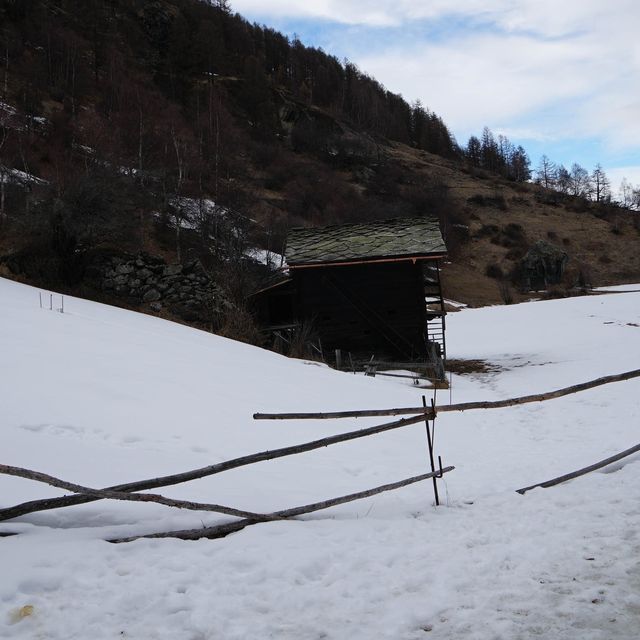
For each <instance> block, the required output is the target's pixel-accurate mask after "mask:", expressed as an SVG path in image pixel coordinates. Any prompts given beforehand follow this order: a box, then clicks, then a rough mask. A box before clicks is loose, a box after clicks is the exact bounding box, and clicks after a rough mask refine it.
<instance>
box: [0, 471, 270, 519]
mask: <svg viewBox="0 0 640 640" xmlns="http://www.w3.org/2000/svg"><path fill="white" fill-rule="evenodd" d="M0 473H1V474H4V475H9V476H16V477H18V478H25V479H27V480H34V481H35V482H43V483H44V484H48V485H51V486H52V487H58V488H59V489H65V490H67V491H73V492H74V493H80V494H85V495H88V496H94V497H96V498H104V499H107V500H128V501H132V502H156V503H158V504H162V505H165V506H167V507H175V508H177V509H189V510H191V511H214V512H216V513H223V514H225V515H228V516H235V517H236V518H252V519H256V520H273V517H272V516H269V515H264V514H260V513H255V512H252V511H243V510H241V509H234V508H233V507H225V506H224V505H220V504H210V503H203V502H190V501H187V500H176V499H173V498H166V497H165V496H160V495H157V494H154V493H127V492H126V491H109V490H107V489H92V488H91V487H84V486H82V485H79V484H75V483H73V482H67V481H66V480H61V479H60V478H56V477H54V476H50V475H49V474H46V473H41V472H40V471H33V470H32V469H24V468H22V467H12V466H9V465H6V464H0Z"/></svg>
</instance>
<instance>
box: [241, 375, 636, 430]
mask: <svg viewBox="0 0 640 640" xmlns="http://www.w3.org/2000/svg"><path fill="white" fill-rule="evenodd" d="M639 377H640V369H634V370H633V371H627V372H625V373H618V374H615V375H611V376H604V377H603V378H597V379H596V380H590V381H589V382H582V383H580V384H574V385H572V386H570V387H564V388H563V389H557V390H555V391H547V392H545V393H536V394H533V395H528V396H521V397H519V398H509V399H507V400H494V401H489V402H464V403H461V404H449V405H442V406H439V407H436V413H442V412H446V411H469V410H471V409H501V408H503V407H513V406H516V405H520V404H527V403H529V402H542V401H544V400H552V399H554V398H561V397H562V396H568V395H570V394H572V393H578V392H580V391H586V390H587V389H593V388H595V387H600V386H602V385H605V384H611V383H612V382H621V381H623V380H631V379H632V378H639ZM416 414H422V415H424V407H399V408H396V409H365V410H353V411H333V412H322V413H318V412H316V413H254V414H253V418H254V419H255V420H327V419H332V418H365V417H372V416H400V415H416ZM432 418H433V416H430V418H429V419H432Z"/></svg>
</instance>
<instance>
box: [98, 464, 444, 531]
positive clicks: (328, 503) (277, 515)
mask: <svg viewBox="0 0 640 640" xmlns="http://www.w3.org/2000/svg"><path fill="white" fill-rule="evenodd" d="M454 469H455V467H444V468H443V469H439V470H438V471H435V472H432V473H424V474H422V475H420V476H414V477H412V478H407V479H406V480H400V481H399V482H392V483H390V484H383V485H381V486H379V487H375V488H373V489H367V490H366V491H359V492H358V493H351V494H349V495H346V496H340V497H339V498H332V499H331V500H324V501H322V502H314V503H312V504H307V505H303V506H301V507H294V508H293V509H284V510H282V511H275V512H274V513H271V514H266V515H267V516H271V519H272V520H284V519H289V518H293V517H295V516H300V515H303V514H306V513H312V512H314V511H320V510H321V509H328V508H329V507H335V506H337V505H339V504H345V503H347V502H353V501H355V500H362V499H363V498H369V497H371V496H375V495H377V494H379V493H383V492H384V491H393V490H394V489H400V488H401V487H406V486H408V485H410V484H415V483H416V482H422V481H423V480H428V479H429V478H439V477H441V476H442V475H443V474H445V473H449V471H453V470H454ZM265 517H266V516H265ZM259 522H264V520H260V521H258V520H253V519H251V518H246V519H244V520H239V521H236V522H229V523H225V524H221V525H216V526H214V527H205V528H202V527H200V528H199V529H186V530H182V531H167V532H163V533H151V534H147V535H142V536H133V537H129V538H116V539H112V540H109V542H114V543H119V542H132V541H134V540H139V539H140V538H180V539H181V540H198V539H200V538H223V537H224V536H227V535H229V534H230V533H234V532H235V531H240V530H241V529H244V528H245V527H249V526H251V525H254V524H258V523H259Z"/></svg>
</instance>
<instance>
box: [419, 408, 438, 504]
mask: <svg viewBox="0 0 640 640" xmlns="http://www.w3.org/2000/svg"><path fill="white" fill-rule="evenodd" d="M422 406H423V407H424V414H425V419H424V423H425V425H426V428H427V445H428V446H429V463H430V464H431V472H432V473H435V471H436V465H435V462H434V460H433V438H432V437H431V429H430V428H429V419H428V418H427V417H426V416H427V400H426V398H425V397H424V396H422ZM433 420H434V423H435V414H434V418H433ZM434 426H435V425H434ZM432 480H433V495H434V497H435V500H436V506H437V507H439V506H440V498H439V496H438V485H437V482H436V477H435V476H434V477H433V478H432Z"/></svg>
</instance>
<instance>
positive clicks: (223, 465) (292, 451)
mask: <svg viewBox="0 0 640 640" xmlns="http://www.w3.org/2000/svg"><path fill="white" fill-rule="evenodd" d="M423 419H424V416H422V415H417V416H412V417H410V418H402V419H400V420H395V421H393V422H387V423H385V424H381V425H377V426H375V427H369V428H367V429H359V430H358V431H349V432H347V433H340V434H338V435H334V436H329V437H328V438H321V439H320V440H313V441H312V442H305V443H304V444H298V445H293V446H290V447H283V448H281V449H273V450H271V451H261V452H260V453H253V454H250V455H247V456H242V457H240V458H234V459H232V460H227V461H226V462H220V463H218V464H213V465H209V466H207V467H201V468H199V469H193V470H191V471H186V472H184V473H176V474H172V475H169V476H161V477H158V478H151V479H148V480H140V481H138V482H130V483H127V484H119V485H114V486H111V487H107V488H106V489H104V490H105V491H126V492H130V491H145V490H148V489H156V488H158V487H166V486H169V485H174V484H180V483H183V482H189V481H191V480H197V479H199V478H204V477H207V476H212V475H215V474H217V473H222V472H223V471H229V470H230V469H237V468H238V467H244V466H246V465H250V464H255V463H256V462H263V461H266V460H275V459H277V458H283V457H285V456H292V455H296V454H298V453H305V452H306V451H313V450H314V449H321V448H323V447H328V446H330V445H333V444H337V443H339V442H347V441H349V440H356V439H358V438H364V437H366V436H371V435H374V434H377V433H383V432H385V431H392V430H393V429H400V428H402V427H406V426H408V425H411V424H416V423H418V422H422V420H423ZM101 499H102V498H100V497H98V496H94V495H86V494H80V495H73V496H64V497H62V498H47V499H44V500H33V501H31V502H24V503H22V504H19V505H15V506H13V507H7V508H5V509H0V522H1V521H3V520H10V519H12V518H17V517H18V516H23V515H26V514H28V513H34V512H36V511H46V510H48V509H59V508H61V507H71V506H73V505H77V504H85V503H87V502H94V501H95V500H101Z"/></svg>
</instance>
